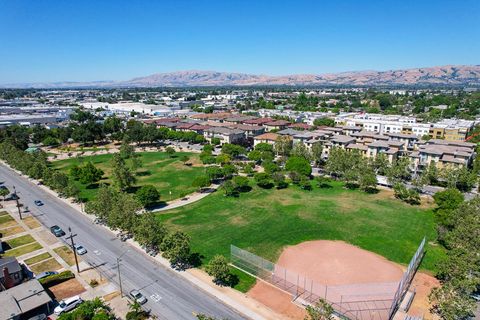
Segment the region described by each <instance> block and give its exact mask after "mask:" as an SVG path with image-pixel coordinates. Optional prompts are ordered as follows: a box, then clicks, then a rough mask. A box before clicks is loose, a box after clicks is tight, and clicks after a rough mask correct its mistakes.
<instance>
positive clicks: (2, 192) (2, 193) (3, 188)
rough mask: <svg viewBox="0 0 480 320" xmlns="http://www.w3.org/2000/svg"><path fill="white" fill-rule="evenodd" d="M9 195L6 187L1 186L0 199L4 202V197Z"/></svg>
mask: <svg viewBox="0 0 480 320" xmlns="http://www.w3.org/2000/svg"><path fill="white" fill-rule="evenodd" d="M9 194H10V190H8V188H7V187H5V186H3V187H2V188H0V197H2V198H3V200H5V197H6V196H8V195H9Z"/></svg>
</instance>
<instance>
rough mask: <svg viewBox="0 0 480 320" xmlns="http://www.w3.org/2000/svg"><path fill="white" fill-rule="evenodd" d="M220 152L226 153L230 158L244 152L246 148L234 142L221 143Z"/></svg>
mask: <svg viewBox="0 0 480 320" xmlns="http://www.w3.org/2000/svg"><path fill="white" fill-rule="evenodd" d="M222 153H224V154H228V155H229V156H231V157H232V158H236V157H238V156H239V155H241V154H245V153H246V150H245V148H244V147H242V146H239V145H236V144H231V143H224V144H223V145H222Z"/></svg>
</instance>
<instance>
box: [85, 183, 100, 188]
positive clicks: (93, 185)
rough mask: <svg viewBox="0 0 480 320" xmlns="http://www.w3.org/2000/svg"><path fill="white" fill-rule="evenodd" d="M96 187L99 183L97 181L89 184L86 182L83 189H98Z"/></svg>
mask: <svg viewBox="0 0 480 320" xmlns="http://www.w3.org/2000/svg"><path fill="white" fill-rule="evenodd" d="M98 187H100V184H99V183H98V182H97V183H90V184H87V186H86V187H85V189H90V190H91V189H98Z"/></svg>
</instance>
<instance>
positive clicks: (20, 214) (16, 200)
mask: <svg viewBox="0 0 480 320" xmlns="http://www.w3.org/2000/svg"><path fill="white" fill-rule="evenodd" d="M13 194H14V195H15V202H17V209H18V215H19V217H20V220H23V218H22V210H20V203H19V202H18V195H17V189H15V186H13Z"/></svg>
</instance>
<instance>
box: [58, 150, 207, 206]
mask: <svg viewBox="0 0 480 320" xmlns="http://www.w3.org/2000/svg"><path fill="white" fill-rule="evenodd" d="M138 155H139V156H140V160H141V162H142V167H141V168H139V169H138V172H137V186H142V185H145V184H152V185H154V186H155V187H156V188H157V189H158V191H159V192H160V200H161V201H170V200H172V199H177V198H180V197H183V196H185V195H187V194H189V193H192V192H194V191H195V188H194V187H192V181H193V180H194V179H195V178H196V177H198V176H200V175H201V174H202V173H203V168H202V166H201V165H200V162H199V160H198V155H197V154H195V153H188V152H177V153H175V157H173V158H171V157H169V155H168V154H166V153H165V152H139V153H138ZM185 155H186V156H188V157H189V158H190V160H189V162H191V163H193V164H194V165H193V166H187V165H184V164H183V162H182V161H181V160H180V159H181V157H182V156H185ZM111 159H112V154H102V155H93V156H85V157H81V158H71V159H66V160H58V161H52V162H51V163H52V166H53V167H54V168H56V169H59V170H62V171H64V172H65V173H67V174H68V173H69V170H70V168H72V167H73V166H74V165H81V164H82V162H86V161H91V162H92V163H93V164H94V165H95V166H96V167H97V168H100V169H102V170H103V171H104V172H105V174H104V178H103V179H102V180H101V181H100V182H103V183H111V181H110V179H109V176H110V173H111V165H110V160H111ZM76 184H77V186H78V187H79V188H80V190H81V192H80V197H82V198H84V199H87V200H90V199H92V198H93V197H94V195H95V193H96V191H97V187H98V185H96V186H93V187H89V188H87V186H85V185H83V184H81V183H80V182H76Z"/></svg>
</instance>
